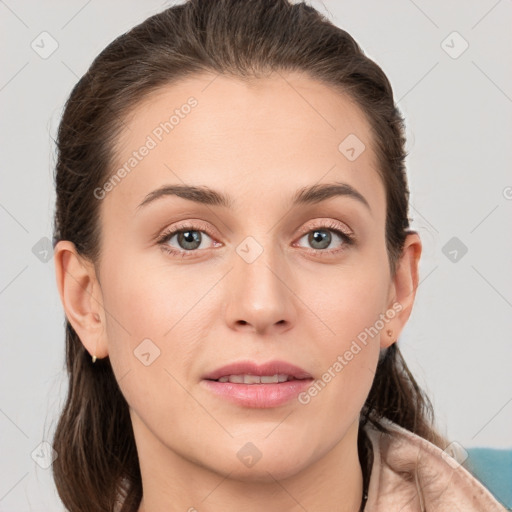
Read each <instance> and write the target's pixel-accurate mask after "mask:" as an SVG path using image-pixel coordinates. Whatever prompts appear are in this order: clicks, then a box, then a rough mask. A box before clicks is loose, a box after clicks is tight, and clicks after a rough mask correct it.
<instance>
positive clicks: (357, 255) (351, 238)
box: [89, 74, 404, 480]
mask: <svg viewBox="0 0 512 512" xmlns="http://www.w3.org/2000/svg"><path fill="white" fill-rule="evenodd" d="M172 116H174V117H172ZM144 148H145V149H144ZM123 167H124V172H123V171H119V172H118V170H119V169H122V168H123ZM114 172H115V173H117V174H116V176H117V178H113V179H111V180H110V182H109V183H106V184H105V186H103V187H102V188H101V190H98V189H97V191H96V192H95V194H96V195H97V196H98V200H99V201H100V203H101V205H100V207H101V230H102V237H101V259H100V261H99V262H98V266H97V272H98V278H99V282H100V283H101V284H100V286H101V297H99V298H98V299H99V302H101V303H102V304H103V310H102V313H101V315H100V316H101V321H102V322H103V323H104V332H103V334H102V337H101V338H100V339H99V340H98V346H97V353H100V354H101V353H102V350H103V353H104V355H106V354H108V355H109V357H110V361H111V364H112V366H113V369H114V372H115V375H116V379H117V380H118V382H119V385H120V388H121V390H122V393H123V395H124V396H125V398H126V400H127V402H128V404H129V406H130V414H131V417H132V421H133V426H134V431H135V437H136V440H137V445H138V448H139V453H144V456H145V458H146V459H145V460H147V462H142V463H143V464H150V463H151V460H153V461H156V460H160V459H161V458H162V457H167V458H168V459H169V460H170V459H172V458H173V457H180V458H182V459H180V460H185V461H189V462H191V463H193V464H196V465H199V466H201V467H204V468H207V469H211V470H214V471H216V472H219V473H222V474H224V475H226V474H228V473H231V476H232V477H234V478H239V479H244V478H252V479H261V480H265V479H268V478H270V477H269V476H268V475H269V473H271V474H272V475H273V477H275V478H285V477H286V476H290V475H293V474H294V473H297V472H298V471H301V470H303V469H304V468H306V467H307V466H309V465H311V464H313V463H314V462H315V461H317V460H319V459H320V458H321V457H323V456H325V455H326V454H327V453H328V452H329V451H330V450H331V449H332V448H334V447H335V446H338V445H340V446H341V444H340V443H342V441H343V440H346V439H349V438H350V443H351V445H355V439H356V436H357V420H358V418H359V414H360V410H361V407H362V406H363V404H364V401H365V399H366V397H367V394H368V392H369V389H370V387H371V384H372V381H373V377H374V373H375V367H376V364H377V360H378V356H379V349H380V348H381V346H382V347H384V346H387V345H389V344H390V343H391V342H392V341H393V340H394V339H396V337H397V335H398V334H399V331H400V328H401V327H402V325H403V321H404V319H403V316H404V315H403V314H402V315H399V313H398V311H399V310H400V309H401V308H402V305H401V304H400V303H399V302H397V295H396V286H395V284H396V283H395V282H394V280H393V279H392V277H391V276H390V272H389V262H388V256H387V253H386V245H385V217H386V200H385V190H384V186H383V183H382V181H381V179H380V178H379V176H378V173H377V162H376V159H375V154H374V151H373V149H372V140H371V135H370V128H369V125H368V123H367V121H366V120H365V118H364V116H363V114H362V112H361V111H360V110H359V109H358V107H356V106H355V104H354V103H353V102H351V101H350V100H349V98H348V97H346V96H343V95H340V94H339V93H338V92H336V91H334V90H333V89H331V88H330V87H328V86H326V85H322V84H320V83H319V82H317V81H314V80H311V79H309V78H306V77H304V76H299V75H297V74H287V75H284V77H281V76H280V75H277V74H276V75H272V76H271V77H269V78H264V79H259V80H255V81H252V82H251V83H244V82H242V81H238V80H235V79H231V78H227V77H224V76H217V77H215V76H214V75H207V74H205V75H201V76H195V77H193V78H187V79H186V80H183V81H181V82H180V83H178V84H175V85H170V86H167V87H165V88H163V89H162V90H160V91H158V93H153V94H150V95H149V96H148V97H147V98H146V99H145V100H144V102H143V103H142V104H140V105H139V106H138V107H137V108H136V109H134V110H133V111H132V112H131V114H130V116H129V117H128V118H127V119H125V128H124V131H123V133H122V135H121V136H120V138H119V144H118V145H117V147H116V162H115V168H114ZM328 185H329V186H333V185H337V186H338V187H339V188H338V189H337V191H335V192H337V193H331V192H332V191H333V189H331V192H328V193H325V194H323V196H322V194H316V193H314V194H312V193H311V192H304V191H305V190H307V189H310V187H316V192H318V191H319V190H320V188H321V187H325V186H328ZM164 187H169V188H168V190H167V192H168V193H165V191H164V192H163V193H158V194H155V191H159V190H160V191H162V189H163V188H164ZM171 187H175V188H174V191H175V193H172V190H173V189H172V188H171ZM178 187H179V188H180V190H181V191H180V190H178ZM185 187H190V188H189V189H188V190H187V189H186V188H185ZM192 187H197V188H198V189H199V191H197V190H196V191H194V190H192ZM207 189H208V191H207ZM313 191H315V188H314V189H313ZM301 192H302V194H301V195H299V194H300V193H301ZM217 195H219V196H222V198H226V203H227V204H221V201H218V200H217ZM185 196H186V197H185ZM308 199H309V200H308ZM173 230H182V231H181V234H180V233H178V234H174V235H172V234H171V235H168V232H169V231H173ZM388 329H392V330H393V334H392V335H391V336H389V335H388V334H386V331H387V330H388ZM89 345H90V346H89V348H90V350H91V353H94V344H93V343H92V342H90V344H89ZM275 361H280V362H283V363H288V364H290V365H294V366H296V367H298V368H300V369H302V370H303V371H304V372H305V374H304V375H303V376H305V375H306V374H308V375H309V376H310V377H311V378H310V379H309V380H308V381H305V380H300V381H297V380H296V381H294V382H288V383H260V384H248V383H246V384H240V383H236V382H235V383H233V382H230V381H229V380H228V382H227V383H222V382H213V381H207V380H205V379H206V377H207V376H208V375H209V374H211V373H212V372H214V371H215V370H217V369H219V368H221V367H223V366H225V365H228V364H232V363H239V362H252V363H253V364H255V365H264V364H265V363H269V362H275ZM226 372H227V373H229V374H230V375H240V374H250V373H251V370H250V368H238V369H236V368H235V369H231V370H226V371H225V372H224V373H226ZM281 372H282V373H283V374H286V375H288V374H292V373H293V372H292V370H290V369H286V368H284V367H283V368H280V367H278V366H277V367H276V366H274V367H270V368H267V369H264V370H263V373H264V374H265V375H268V376H269V377H270V376H272V375H274V374H279V373H281ZM221 373H222V372H221ZM254 373H257V371H256V370H254ZM217 376H218V375H217ZM329 377H330V378H329ZM238 378H240V377H238ZM221 380H226V379H221ZM231 380H232V381H233V380H234V381H237V377H232V378H231ZM265 380H269V381H272V379H270V378H269V379H264V381H265ZM314 381H316V388H315V386H314V385H313V384H314ZM250 386H253V387H252V388H250ZM265 386H267V387H265ZM315 389H316V392H315ZM148 458H149V460H148Z"/></svg>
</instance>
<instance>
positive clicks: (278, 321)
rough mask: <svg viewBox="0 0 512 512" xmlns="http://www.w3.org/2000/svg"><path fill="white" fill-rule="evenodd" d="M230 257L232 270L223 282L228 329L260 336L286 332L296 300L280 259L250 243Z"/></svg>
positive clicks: (288, 272) (286, 270)
mask: <svg viewBox="0 0 512 512" xmlns="http://www.w3.org/2000/svg"><path fill="white" fill-rule="evenodd" d="M244 249H245V251H244ZM247 249H248V250H247ZM251 251H252V255H251ZM258 253H259V255H258ZM233 256H234V258H233V263H234V268H233V270H232V271H231V272H230V273H229V275H228V276H227V278H228V281H227V282H226V295H227V302H226V307H225V315H226V322H227V324H228V325H229V327H230V328H231V329H234V330H241V331H245V332H252V333H255V334H260V335H272V334H280V333H283V332H285V331H287V330H289V329H290V328H291V327H292V326H293V324H294V323H295V320H296V314H297V308H296V300H297V298H296V296H295V295H294V293H293V291H292V290H293V278H292V277H291V275H290V271H289V268H288V266H287V264H286V262H285V261H284V259H283V258H280V259H278V256H277V254H276V251H272V250H270V249H267V248H265V249H264V250H262V247H261V246H259V247H258V245H257V244H256V243H255V242H254V241H253V242H252V243H251V242H249V243H248V244H247V245H243V244H241V247H239V248H238V251H237V252H235V254H234V255H233ZM254 257H255V259H253V258H254Z"/></svg>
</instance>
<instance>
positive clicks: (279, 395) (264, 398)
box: [201, 379, 313, 409]
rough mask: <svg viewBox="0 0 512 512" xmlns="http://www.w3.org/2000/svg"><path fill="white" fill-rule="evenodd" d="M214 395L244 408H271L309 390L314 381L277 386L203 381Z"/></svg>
mask: <svg viewBox="0 0 512 512" xmlns="http://www.w3.org/2000/svg"><path fill="white" fill-rule="evenodd" d="M201 382H202V383H204V385H205V386H206V387H207V388H208V389H209V390H210V391H212V392H213V393H215V394H216V395H218V396H221V397H223V398H225V399H226V400H229V401H231V402H234V403H236V404H238V405H242V406H244V407H255V408H260V409H261V408H269V407H278V406H279V405H283V404H285V403H287V402H289V401H290V400H292V399H293V398H295V397H296V396H297V395H298V394H299V393H300V392H301V391H304V390H305V389H306V388H308V387H309V386H310V385H311V383H312V382H313V379H301V380H299V379H297V380H287V381H286V382H279V383H276V384H235V383H233V382H218V381H216V380H202V381H201Z"/></svg>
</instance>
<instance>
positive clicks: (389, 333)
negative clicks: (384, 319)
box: [386, 329, 393, 337]
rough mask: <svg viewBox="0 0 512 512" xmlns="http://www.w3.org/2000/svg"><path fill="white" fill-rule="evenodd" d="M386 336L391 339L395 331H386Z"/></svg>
mask: <svg viewBox="0 0 512 512" xmlns="http://www.w3.org/2000/svg"><path fill="white" fill-rule="evenodd" d="M386 334H387V335H388V336H390V337H391V335H392V334H393V331H392V330H391V329H388V330H387V331H386Z"/></svg>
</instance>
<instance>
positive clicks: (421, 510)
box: [364, 420, 507, 512]
mask: <svg viewBox="0 0 512 512" xmlns="http://www.w3.org/2000/svg"><path fill="white" fill-rule="evenodd" d="M382 423H383V425H384V426H386V427H387V428H388V429H390V430H391V432H392V434H391V435H388V434H384V433H381V432H380V431H378V430H376V429H375V427H373V425H370V424H367V425H366V426H365V431H366V433H367V435H368V437H369V438H370V440H371V442H372V445H373V453H374V459H373V468H372V473H371V477H370V484H369V488H368V499H367V502H366V506H365V508H364V510H365V512H504V511H506V510H507V509H506V508H505V507H504V506H503V505H501V504H500V503H499V502H498V501H497V500H496V498H495V497H494V496H493V495H492V494H491V493H490V491H489V490H488V489H487V488H486V487H484V486H483V485H482V484H481V483H480V482H479V481H478V480H477V479H476V478H475V477H474V476H473V475H471V473H469V472H468V471H467V470H466V469H465V468H464V467H462V466H461V465H460V464H459V462H457V460H456V459H455V458H453V457H452V456H450V455H448V454H447V453H446V452H444V451H443V450H441V449H440V448H439V447H437V446H435V445H434V444H432V443H430V442H429V441H427V440H426V439H423V438H422V437H419V436H417V435H416V434H413V433H412V432H409V431H408V430H405V429H404V428H402V427H400V426H399V425H396V424H395V423H392V422H391V421H389V420H384V421H383V422H382Z"/></svg>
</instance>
